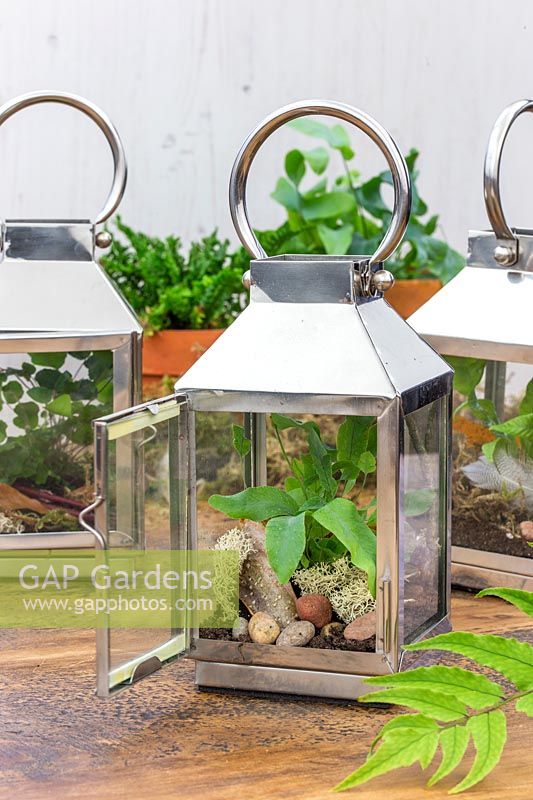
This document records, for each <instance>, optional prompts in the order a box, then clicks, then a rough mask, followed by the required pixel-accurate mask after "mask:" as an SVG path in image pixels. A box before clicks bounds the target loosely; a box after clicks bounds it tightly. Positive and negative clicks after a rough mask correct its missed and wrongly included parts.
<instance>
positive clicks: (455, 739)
mask: <svg viewBox="0 0 533 800" xmlns="http://www.w3.org/2000/svg"><path fill="white" fill-rule="evenodd" d="M469 741H470V733H469V731H468V729H467V727H466V725H454V726H453V727H452V728H446V729H445V730H443V731H441V734H440V736H439V744H440V746H441V749H442V760H441V762H440V764H439V766H438V768H437V770H436V771H435V772H434V773H433V775H432V776H431V778H430V779H429V780H428V783H427V785H428V786H434V785H435V784H436V783H437V782H438V781H440V780H442V779H443V778H445V777H446V776H447V775H449V774H450V772H453V770H454V769H455V768H456V767H458V766H459V764H460V763H461V761H462V760H463V756H464V754H465V752H466V748H467V747H468V742H469Z"/></svg>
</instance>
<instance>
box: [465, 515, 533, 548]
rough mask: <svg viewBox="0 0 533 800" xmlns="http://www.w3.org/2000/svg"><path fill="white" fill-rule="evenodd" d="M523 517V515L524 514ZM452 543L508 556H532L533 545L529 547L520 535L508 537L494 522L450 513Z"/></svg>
mask: <svg viewBox="0 0 533 800" xmlns="http://www.w3.org/2000/svg"><path fill="white" fill-rule="evenodd" d="M524 519H525V516H524ZM452 544H455V545H458V546H459V547H471V548H472V549H473V550H486V551H489V552H492V553H503V554H504V555H508V556H521V557H522V558H533V547H529V545H528V544H527V542H526V541H525V540H524V539H522V537H521V536H518V537H517V536H514V537H513V538H512V539H508V538H507V536H506V534H505V531H503V530H502V528H501V527H500V526H499V525H498V524H497V523H494V522H483V525H482V526H481V525H480V524H479V522H478V523H477V524H476V522H474V521H473V520H471V519H464V517H462V516H461V515H455V514H453V515H452Z"/></svg>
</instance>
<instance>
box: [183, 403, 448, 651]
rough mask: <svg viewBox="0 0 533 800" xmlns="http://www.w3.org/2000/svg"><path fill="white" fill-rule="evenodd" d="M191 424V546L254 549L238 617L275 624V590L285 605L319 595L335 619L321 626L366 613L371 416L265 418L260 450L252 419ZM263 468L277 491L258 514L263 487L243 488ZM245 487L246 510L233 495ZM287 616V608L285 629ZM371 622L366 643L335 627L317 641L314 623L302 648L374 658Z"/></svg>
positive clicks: (371, 561) (373, 525) (209, 417)
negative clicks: (194, 529) (256, 616)
mask: <svg viewBox="0 0 533 800" xmlns="http://www.w3.org/2000/svg"><path fill="white" fill-rule="evenodd" d="M195 416H196V441H197V444H196V474H197V508H198V546H199V547H200V548H205V547H213V546H216V547H228V548H237V549H239V548H241V547H244V548H246V549H249V550H250V551H251V553H250V555H249V556H248V558H247V560H246V562H245V564H244V567H243V570H242V572H241V586H240V594H241V601H242V602H241V611H240V613H241V615H243V616H244V617H245V618H250V616H251V614H252V613H253V612H256V611H265V612H266V613H269V614H270V615H271V616H273V617H274V618H276V617H277V615H278V613H280V612H279V609H278V607H277V600H278V599H279V594H280V592H281V593H282V595H283V598H284V599H283V603H284V604H285V600H286V598H287V597H288V598H291V602H292V603H293V602H294V598H295V597H299V596H302V595H323V596H325V597H326V598H327V599H328V600H329V602H330V603H331V606H332V608H333V612H332V615H331V616H330V617H328V618H327V619H325V621H324V623H323V625H324V624H326V623H327V622H329V621H331V620H332V621H334V622H338V623H341V624H342V626H344V625H346V624H348V623H350V622H353V621H354V620H357V619H359V618H361V617H363V616H364V615H365V614H366V613H367V612H370V611H373V610H374V608H375V599H374V596H373V595H374V594H375V569H376V567H375V564H376V550H377V537H376V529H377V527H378V518H379V512H378V509H377V503H376V497H377V477H376V476H377V458H376V451H377V423H376V418H375V417H373V416H343V415H328V414H324V415H318V414H297V413H291V414H290V416H287V415H283V414H279V413H266V414H265V415H260V416H261V419H262V423H263V424H264V438H263V440H262V441H263V444H257V442H255V443H254V442H252V441H251V440H250V439H248V437H249V435H250V434H249V430H250V422H249V419H250V415H247V414H245V415H243V414H240V413H239V414H237V413H230V412H196V415H195ZM261 460H262V461H263V467H264V473H263V474H265V475H266V486H267V487H269V489H273V490H275V492H276V494H274V495H273V496H272V497H269V498H268V503H267V504H265V506H264V508H263V507H262V505H261V503H262V499H261V497H260V492H261V489H260V488H259V487H253V488H250V486H251V478H250V476H251V474H252V469H251V461H254V462H255V464H256V469H258V470H259V472H260V471H261V467H260V466H259V467H258V466H257V465H258V462H261ZM247 487H248V490H249V495H248V501H247V502H244V500H240V499H239V497H236V496H235V495H236V494H238V493H240V492H242V490H243V489H246V488H247ZM263 488H264V487H263ZM253 492H257V493H258V494H257V497H258V499H257V500H256V499H255V495H254V494H253ZM240 497H243V496H242V495H240ZM270 503H271V504H272V506H271V508H267V505H268V504H270ZM278 505H279V507H278ZM298 542H301V544H300V546H298ZM264 548H266V552H265V549H264ZM244 554H245V551H243V555H244ZM436 557H437V556H436ZM353 562H355V563H356V564H357V566H355V565H354V563H353ZM369 573H370V575H371V579H370V583H371V586H372V589H371V590H370V589H369ZM269 604H271V605H269ZM293 608H294V606H293ZM285 610H286V606H285V605H284V611H283V612H281V619H282V620H284V622H283V624H285V625H286V624H287V623H288V621H290V619H286V618H284V616H283V615H284V614H285ZM294 618H295V615H294ZM372 624H373V626H374V627H373V628H372V631H371V632H369V633H368V635H367V636H363V637H362V638H358V639H354V640H351V641H348V640H346V639H344V638H343V635H342V628H340V629H338V632H337V635H336V636H333V637H329V638H327V637H324V636H321V634H320V629H321V627H322V626H321V625H320V623H319V622H317V624H316V625H315V635H314V637H313V638H312V639H309V640H308V641H307V644H308V645H309V646H310V647H312V648H313V649H327V650H329V649H339V650H345V651H349V650H353V651H357V652H359V653H361V652H367V653H369V652H375V650H376V636H375V623H372ZM200 636H201V637H204V638H210V639H216V638H221V639H226V640H227V639H231V636H232V634H231V631H229V630H222V629H220V630H214V629H213V630H210V629H209V630H203V631H200ZM265 643H266V642H265Z"/></svg>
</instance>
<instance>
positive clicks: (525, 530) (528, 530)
mask: <svg viewBox="0 0 533 800" xmlns="http://www.w3.org/2000/svg"><path fill="white" fill-rule="evenodd" d="M520 534H521V536H522V539H525V540H526V542H533V522H532V521H531V520H529V519H528V520H525V522H521V523H520Z"/></svg>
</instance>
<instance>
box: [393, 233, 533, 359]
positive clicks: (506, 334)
mask: <svg viewBox="0 0 533 800" xmlns="http://www.w3.org/2000/svg"><path fill="white" fill-rule="evenodd" d="M515 235H516V244H517V256H516V262H515V264H513V266H512V267H505V266H502V265H501V264H500V263H498V261H496V259H495V257H494V256H495V253H496V255H498V250H497V248H498V244H499V240H498V239H497V238H496V236H495V234H494V233H493V232H492V231H473V232H471V233H470V235H469V247H468V259H467V264H466V266H465V267H464V268H463V269H462V270H461V272H460V273H459V274H458V275H456V277H455V278H453V279H452V280H451V281H450V282H449V283H448V284H446V285H445V286H444V287H443V288H442V289H441V290H440V291H439V292H438V293H437V294H436V295H434V296H433V297H432V298H430V300H428V302H427V303H425V304H424V305H423V306H422V307H421V308H419V309H418V311H415V313H414V314H413V315H412V316H411V317H410V318H409V324H410V325H412V326H413V328H414V329H415V330H416V331H417V332H418V333H419V334H420V335H421V336H423V338H424V339H425V340H426V341H427V342H429V344H431V345H432V346H433V347H435V348H436V349H437V350H438V351H439V352H440V353H444V354H446V355H451V356H468V357H477V358H487V359H491V360H501V361H515V362H525V363H532V362H533V324H532V322H531V315H532V311H533V231H516V232H515Z"/></svg>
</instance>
